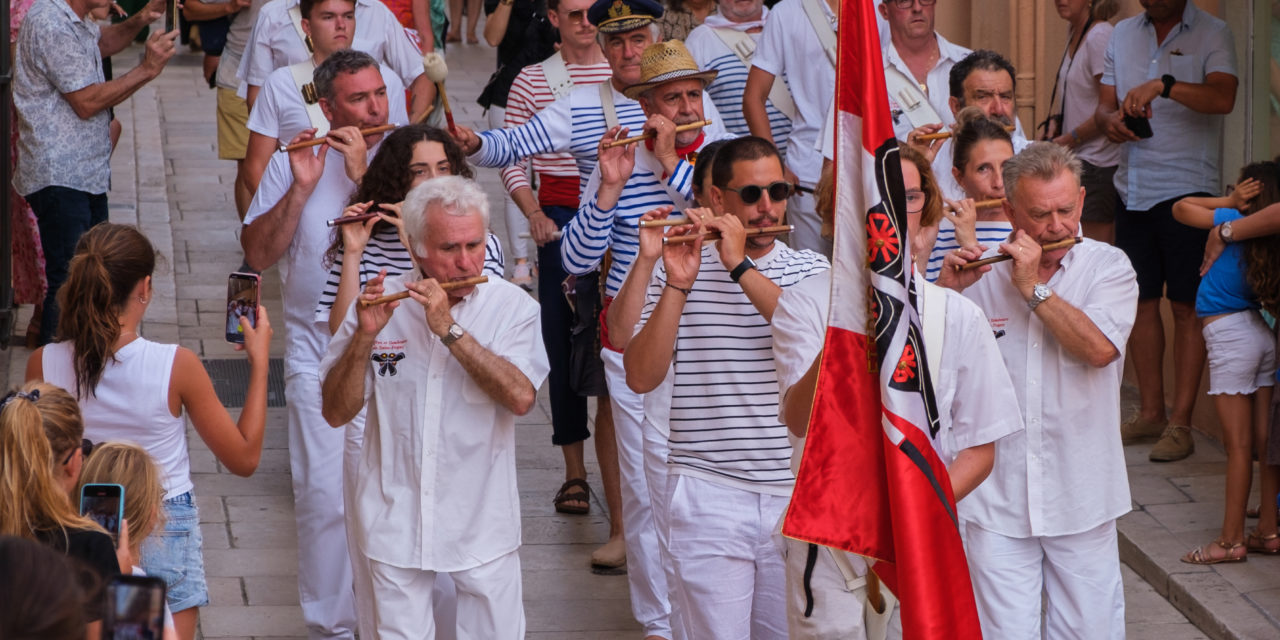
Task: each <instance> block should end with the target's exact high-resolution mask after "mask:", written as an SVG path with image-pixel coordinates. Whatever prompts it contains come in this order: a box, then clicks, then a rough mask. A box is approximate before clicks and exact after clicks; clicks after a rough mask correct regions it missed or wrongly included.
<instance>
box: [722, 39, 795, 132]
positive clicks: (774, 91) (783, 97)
mask: <svg viewBox="0 0 1280 640" xmlns="http://www.w3.org/2000/svg"><path fill="white" fill-rule="evenodd" d="M711 32H712V33H714V34H716V36H717V37H719V38H720V41H721V42H723V43H724V46H726V47H728V48H729V51H732V52H733V54H734V55H736V56H738V60H741V61H742V65H743V66H744V67H746V68H747V69H750V68H751V56H753V55H755V53H756V40H755V38H752V37H751V34H749V33H746V32H743V31H738V30H736V29H727V28H719V29H714V28H713V29H711ZM769 103H770V104H772V105H773V108H774V109H777V110H778V111H781V112H782V115H784V116H786V117H787V119H788V120H795V119H796V102H795V100H793V99H792V98H791V90H790V89H788V88H787V83H786V82H784V81H783V80H782V78H774V81H773V88H771V89H769Z"/></svg>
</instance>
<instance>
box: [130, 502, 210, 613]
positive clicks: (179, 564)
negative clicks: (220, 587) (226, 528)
mask: <svg viewBox="0 0 1280 640" xmlns="http://www.w3.org/2000/svg"><path fill="white" fill-rule="evenodd" d="M203 546H204V536H203V535H202V534H201V533H200V512H199V511H198V510H197V509H196V501H195V497H193V496H192V495H191V492H190V491H188V492H186V493H184V494H182V495H180V496H174V497H172V498H169V499H168V500H165V501H164V527H163V528H162V529H160V530H158V531H154V532H152V533H151V535H150V536H148V537H147V539H146V541H145V542H143V543H142V570H143V571H146V572H147V575H149V576H154V577H156V578H160V579H161V580H164V583H165V586H166V588H167V591H166V593H165V596H166V600H168V602H169V609H170V610H172V611H173V612H174V613H178V612H180V611H186V610H187V609H190V608H192V607H203V606H206V605H208V604H209V587H208V585H207V584H206V583H205V578H204V554H203V551H202V547H203Z"/></svg>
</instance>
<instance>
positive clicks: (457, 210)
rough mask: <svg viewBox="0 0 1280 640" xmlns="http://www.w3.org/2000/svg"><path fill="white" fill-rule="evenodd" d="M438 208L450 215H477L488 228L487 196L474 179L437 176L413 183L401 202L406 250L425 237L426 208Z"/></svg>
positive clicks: (412, 248)
mask: <svg viewBox="0 0 1280 640" xmlns="http://www.w3.org/2000/svg"><path fill="white" fill-rule="evenodd" d="M431 209H440V210H441V211H443V212H444V213H445V214H446V215H450V216H473V215H479V216H480V219H481V220H483V221H484V228H485V229H488V228H489V199H488V198H487V197H486V196H485V195H484V192H483V191H481V190H480V185H478V184H476V182H475V181H474V180H468V179H466V178H464V177H462V176H440V177H439V178H432V179H430V180H427V181H426V182H423V183H422V184H420V185H418V186H416V187H414V188H413V189H411V190H410V191H409V195H407V196H405V199H404V204H403V205H401V206H400V216H401V217H402V218H403V219H404V232H405V235H406V236H407V237H408V240H409V250H410V252H414V253H416V252H415V251H414V249H416V248H418V247H421V246H423V245H422V243H423V242H424V241H426V239H427V212H428V211H429V210H431Z"/></svg>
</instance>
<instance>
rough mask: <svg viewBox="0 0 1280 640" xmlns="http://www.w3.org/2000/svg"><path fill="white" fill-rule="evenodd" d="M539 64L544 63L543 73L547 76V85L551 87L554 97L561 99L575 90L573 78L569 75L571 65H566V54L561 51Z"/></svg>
mask: <svg viewBox="0 0 1280 640" xmlns="http://www.w3.org/2000/svg"><path fill="white" fill-rule="evenodd" d="M539 64H541V65H542V74H543V75H545V76H546V77H547V87H548V88H549V89H551V96H552V97H553V98H555V99H556V100H559V99H560V98H563V97H565V95H567V94H568V93H569V92H570V91H573V78H571V77H569V67H567V66H565V63H564V56H561V55H560V52H559V51H557V52H555V53H553V54H551V57H550V58H547V59H546V60H543V61H542V62H541V63H539Z"/></svg>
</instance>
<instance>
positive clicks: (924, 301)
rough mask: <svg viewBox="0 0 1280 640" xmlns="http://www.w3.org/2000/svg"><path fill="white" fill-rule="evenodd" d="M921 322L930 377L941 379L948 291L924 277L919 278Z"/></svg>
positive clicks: (918, 291)
mask: <svg viewBox="0 0 1280 640" xmlns="http://www.w3.org/2000/svg"><path fill="white" fill-rule="evenodd" d="M917 281H918V282H919V287H920V288H919V289H917V290H916V291H917V293H919V294H920V296H919V298H918V299H919V300H920V303H921V304H920V324H922V325H923V327H922V329H923V331H924V358H925V360H926V361H927V362H928V364H929V377H930V378H932V379H934V380H940V379H941V378H939V376H940V375H941V373H942V370H941V367H942V343H943V341H944V340H946V334H947V292H946V290H944V289H943V288H942V287H939V286H938V285H936V284H933V283H932V282H927V281H926V280H925V279H924V278H918V279H917Z"/></svg>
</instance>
